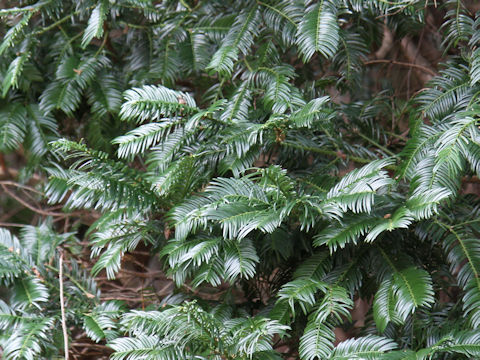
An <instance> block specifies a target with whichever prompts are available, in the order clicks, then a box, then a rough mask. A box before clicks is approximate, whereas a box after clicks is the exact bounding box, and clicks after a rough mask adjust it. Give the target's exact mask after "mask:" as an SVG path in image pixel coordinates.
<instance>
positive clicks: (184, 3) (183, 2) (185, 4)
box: [180, 0, 192, 11]
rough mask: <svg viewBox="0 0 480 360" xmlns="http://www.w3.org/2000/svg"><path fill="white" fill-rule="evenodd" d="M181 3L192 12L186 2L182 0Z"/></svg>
mask: <svg viewBox="0 0 480 360" xmlns="http://www.w3.org/2000/svg"><path fill="white" fill-rule="evenodd" d="M180 3H181V4H182V5H183V6H184V7H185V8H186V9H187V10H188V11H192V8H191V7H190V6H189V5H188V4H187V3H186V2H185V0H180Z"/></svg>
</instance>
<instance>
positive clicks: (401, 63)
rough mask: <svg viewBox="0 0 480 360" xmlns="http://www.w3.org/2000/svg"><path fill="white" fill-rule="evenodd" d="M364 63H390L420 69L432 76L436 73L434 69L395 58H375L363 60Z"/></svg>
mask: <svg viewBox="0 0 480 360" xmlns="http://www.w3.org/2000/svg"><path fill="white" fill-rule="evenodd" d="M363 64H364V65H374V64H392V65H398V66H406V67H412V68H415V69H418V70H422V71H423V72H425V73H427V74H430V75H432V76H436V75H437V73H435V71H433V70H431V69H429V68H427V67H425V66H422V65H418V64H412V63H406V62H401V61H395V60H386V59H377V60H369V61H365V62H364V63H363Z"/></svg>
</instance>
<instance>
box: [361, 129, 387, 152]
mask: <svg viewBox="0 0 480 360" xmlns="http://www.w3.org/2000/svg"><path fill="white" fill-rule="evenodd" d="M357 135H358V136H360V137H361V138H362V139H364V140H367V141H368V142H369V143H371V144H372V145H373V146H376V147H377V148H379V149H380V150H382V151H383V152H384V153H386V154H388V155H390V156H396V154H395V153H393V152H391V151H390V150H388V149H387V148H386V147H385V146H383V145H380V144H379V143H378V142H376V141H375V140H373V139H370V138H369V137H368V136H366V135H363V134H362V133H361V132H358V133H357Z"/></svg>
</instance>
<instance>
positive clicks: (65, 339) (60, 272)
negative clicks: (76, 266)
mask: <svg viewBox="0 0 480 360" xmlns="http://www.w3.org/2000/svg"><path fill="white" fill-rule="evenodd" d="M58 268H59V269H58V281H59V283H60V311H61V313H62V330H63V344H64V351H65V360H68V333H67V321H66V320H65V303H64V300H63V253H60V262H59V266H58Z"/></svg>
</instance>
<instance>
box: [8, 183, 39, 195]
mask: <svg viewBox="0 0 480 360" xmlns="http://www.w3.org/2000/svg"><path fill="white" fill-rule="evenodd" d="M0 184H2V185H9V186H15V187H18V188H20V189H25V190H28V191H31V192H34V193H36V194H38V195H42V196H43V195H45V194H44V193H43V192H41V191H38V190H37V189H35V188H33V187H31V186H28V185H23V184H19V183H17V182H15V181H11V180H2V181H0Z"/></svg>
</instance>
